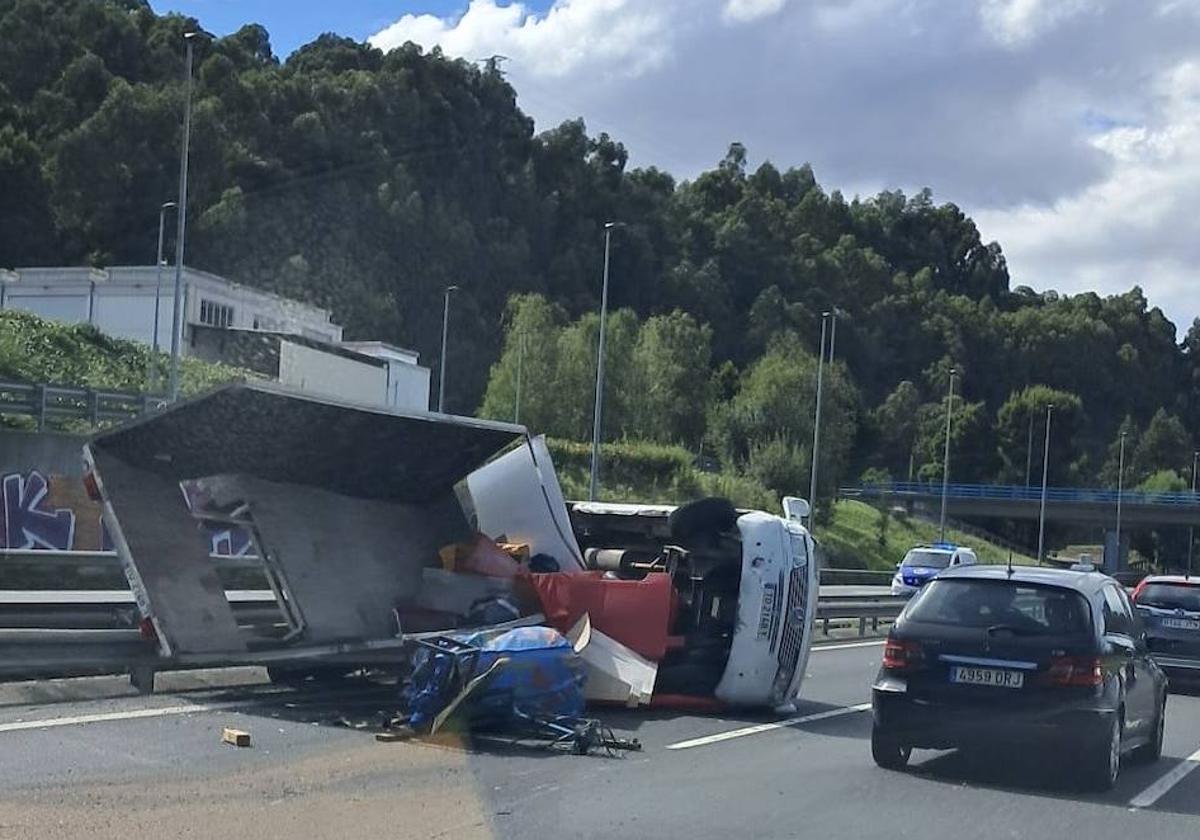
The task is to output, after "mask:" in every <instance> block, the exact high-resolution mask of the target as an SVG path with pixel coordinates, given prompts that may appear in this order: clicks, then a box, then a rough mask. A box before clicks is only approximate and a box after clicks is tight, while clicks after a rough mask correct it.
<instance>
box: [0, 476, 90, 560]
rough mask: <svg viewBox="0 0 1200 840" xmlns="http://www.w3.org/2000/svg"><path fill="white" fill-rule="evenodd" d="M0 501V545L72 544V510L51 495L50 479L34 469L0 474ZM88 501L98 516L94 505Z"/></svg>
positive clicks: (64, 547) (44, 546)
mask: <svg viewBox="0 0 1200 840" xmlns="http://www.w3.org/2000/svg"><path fill="white" fill-rule="evenodd" d="M61 480H62V479H61V478H60V481H61ZM67 480H68V481H69V479H67ZM75 481H76V483H78V479H76V480H75ZM61 501H65V500H61ZM85 501H87V502H90V500H87V499H86V498H85ZM0 502H2V504H0V548H42V549H50V550H59V551H69V550H70V549H72V548H74V547H75V520H76V511H75V509H74V508H73V507H72V506H70V505H69V504H67V505H64V506H61V507H60V506H59V504H60V501H56V500H55V499H52V498H51V479H50V478H47V477H46V476H44V475H42V474H41V473H40V472H38V471H37V470H30V471H29V472H27V473H25V474H24V475H22V474H21V473H9V474H7V475H4V476H2V477H0ZM91 505H92V507H93V508H95V510H94V514H95V515H97V516H98V515H99V509H98V507H97V506H96V505H95V503H91Z"/></svg>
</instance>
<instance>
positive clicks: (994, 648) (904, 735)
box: [871, 566, 1167, 789]
mask: <svg viewBox="0 0 1200 840" xmlns="http://www.w3.org/2000/svg"><path fill="white" fill-rule="evenodd" d="M1166 697H1167V680H1166V677H1165V676H1164V675H1163V672H1162V671H1161V670H1160V669H1159V667H1158V665H1156V664H1155V663H1154V661H1153V660H1152V659H1151V658H1150V656H1149V654H1148V652H1147V648H1146V642H1145V636H1144V633H1143V631H1142V625H1141V620H1140V619H1139V618H1138V616H1137V615H1136V613H1135V611H1134V608H1133V606H1132V604H1131V603H1130V600H1129V597H1128V596H1127V595H1126V593H1125V590H1124V589H1122V588H1121V586H1120V584H1118V583H1117V582H1116V581H1115V580H1113V579H1112V578H1110V577H1107V576H1105V575H1102V574H1097V573H1095V572H1076V571H1066V570H1059V569H1044V568H1028V567H1025V568H1022V567H1016V568H1013V569H1008V568H1006V567H1003V566H967V567H962V568H958V569H952V570H948V571H946V572H943V573H942V574H940V575H938V577H937V578H935V579H934V580H933V581H932V582H931V583H929V584H927V585H926V586H925V587H924V588H923V589H922V591H921V592H920V593H919V594H918V595H917V596H916V597H915V598H914V599H913V600H912V602H910V603H909V604H908V606H907V607H905V609H904V611H903V612H902V613H901V615H900V617H899V618H898V619H897V621H896V623H895V625H894V626H893V628H892V631H891V633H890V634H889V635H888V638H887V641H886V643H885V646H884V654H883V667H882V668H881V669H880V671H879V676H878V678H877V679H876V681H875V685H874V686H873V691H872V705H873V711H874V724H873V727H872V730H871V753H872V756H873V757H874V759H875V762H876V764H878V765H879V766H881V767H885V768H890V769H899V768H901V767H903V766H904V765H905V764H907V763H908V759H909V756H910V754H911V752H912V750H913V748H914V747H924V748H932V749H951V748H960V747H961V748H971V747H977V746H991V747H995V748H997V749H1000V750H1006V749H1018V748H1019V749H1022V750H1023V751H1028V750H1029V749H1038V750H1040V749H1045V751H1046V754H1047V755H1050V754H1053V753H1054V752H1057V753H1058V754H1060V755H1064V756H1070V761H1071V762H1072V767H1071V770H1070V772H1074V773H1075V774H1076V775H1077V776H1079V777H1081V778H1080V781H1082V782H1083V783H1085V784H1086V785H1087V786H1089V787H1092V788H1096V789H1107V788H1111V787H1112V786H1113V785H1114V784H1115V783H1116V780H1117V775H1118V773H1119V772H1120V767H1121V756H1122V755H1123V754H1126V753H1132V757H1134V758H1137V759H1142V760H1145V761H1154V760H1156V759H1157V758H1158V757H1159V755H1160V754H1161V752H1162V738H1163V721H1164V719H1165V716H1166Z"/></svg>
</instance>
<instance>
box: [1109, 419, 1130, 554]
mask: <svg viewBox="0 0 1200 840" xmlns="http://www.w3.org/2000/svg"><path fill="white" fill-rule="evenodd" d="M1128 435H1129V433H1128V432H1121V454H1120V455H1118V456H1117V565H1116V566H1115V567H1114V568H1113V570H1112V571H1119V570H1120V568H1121V491H1122V490H1124V489H1125V438H1126V437H1127V436H1128Z"/></svg>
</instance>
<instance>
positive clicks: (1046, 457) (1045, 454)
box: [1037, 405, 1120, 566]
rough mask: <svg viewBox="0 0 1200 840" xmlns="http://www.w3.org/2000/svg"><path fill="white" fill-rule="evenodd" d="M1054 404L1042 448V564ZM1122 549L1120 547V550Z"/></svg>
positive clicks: (1040, 512)
mask: <svg viewBox="0 0 1200 840" xmlns="http://www.w3.org/2000/svg"><path fill="white" fill-rule="evenodd" d="M1053 413H1054V406H1053V405H1048V406H1046V445H1045V447H1044V449H1043V450H1042V503H1041V507H1040V508H1039V509H1038V553H1037V561H1038V565H1039V566H1040V565H1042V549H1043V548H1044V546H1045V544H1046V479H1047V478H1049V476H1050V418H1051V415H1052V414H1053ZM1119 550H1120V549H1119V548H1118V551H1119Z"/></svg>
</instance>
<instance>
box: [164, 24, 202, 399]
mask: <svg viewBox="0 0 1200 840" xmlns="http://www.w3.org/2000/svg"><path fill="white" fill-rule="evenodd" d="M199 34H200V33H198V32H185V33H184V35H183V40H184V44H185V45H186V47H187V60H186V70H185V75H186V77H187V78H186V82H185V85H184V94H183V142H182V143H181V144H180V149H179V199H178V201H177V205H178V211H177V212H176V213H175V300H174V307H173V310H174V311H173V314H172V316H171V376H170V380H169V387H168V399H169V400H170V401H171V402H175V400H177V399H179V351H180V347H179V345H180V342H181V341H182V334H181V333H182V330H183V241H184V234H185V231H186V230H187V189H188V146H189V145H190V144H191V140H192V47H193V43H192V42H193V41H194V39H195V38H196V37H197V36H198V35H199Z"/></svg>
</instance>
